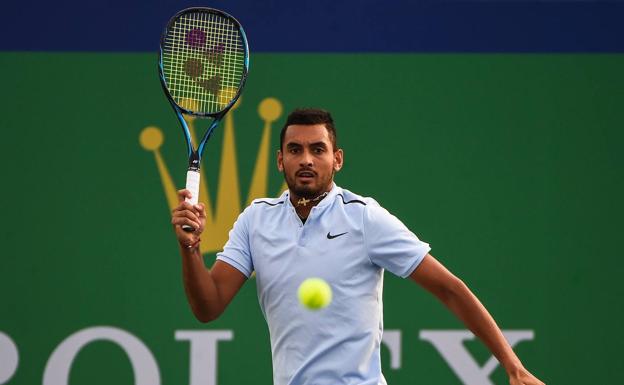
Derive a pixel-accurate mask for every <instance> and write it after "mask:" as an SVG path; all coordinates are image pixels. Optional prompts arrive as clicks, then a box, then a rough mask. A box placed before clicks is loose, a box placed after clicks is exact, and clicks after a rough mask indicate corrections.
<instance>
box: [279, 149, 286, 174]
mask: <svg viewBox="0 0 624 385" xmlns="http://www.w3.org/2000/svg"><path fill="white" fill-rule="evenodd" d="M277 169H278V170H279V171H280V172H284V158H283V156H282V150H277Z"/></svg>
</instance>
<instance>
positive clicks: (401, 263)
mask: <svg viewBox="0 0 624 385" xmlns="http://www.w3.org/2000/svg"><path fill="white" fill-rule="evenodd" d="M364 239H365V243H366V249H367V252H368V256H369V258H370V260H371V262H372V263H373V264H375V265H377V266H379V267H382V268H384V269H386V270H388V271H390V272H391V273H393V274H394V275H397V276H399V277H402V278H406V277H408V276H409V275H410V274H412V272H413V271H414V270H416V267H418V265H419V264H420V262H422V260H423V258H425V256H426V255H427V253H428V252H429V251H430V250H431V248H430V247H429V244H428V243H425V242H423V241H421V240H420V239H418V237H417V236H416V235H415V234H414V233H412V232H411V231H410V230H409V229H408V228H407V227H406V226H405V225H404V224H403V222H401V221H400V220H399V219H398V218H397V217H395V216H394V215H392V214H390V213H389V212H388V211H387V210H386V209H384V208H383V207H381V206H379V204H378V203H377V202H375V201H372V202H369V203H368V204H367V205H366V209H365V213H364Z"/></svg>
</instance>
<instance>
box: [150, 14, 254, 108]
mask: <svg viewBox="0 0 624 385" xmlns="http://www.w3.org/2000/svg"><path fill="white" fill-rule="evenodd" d="M158 71H159V75H160V81H161V84H162V87H163V90H164V91H165V94H166V95H167V97H168V98H169V100H170V101H171V102H172V103H173V104H174V105H175V106H176V107H177V108H178V109H179V110H180V111H181V112H182V113H185V114H189V115H194V116H199V117H217V116H220V115H223V114H224V113H225V112H227V111H228V110H229V109H230V108H231V107H232V106H233V105H234V103H236V101H237V100H238V98H239V96H240V94H241V92H242V90H243V87H244V85H245V81H246V80H247V73H248V71H249V45H248V43H247V37H246V35H245V31H244V30H243V27H242V26H241V25H240V23H239V22H238V21H237V20H236V19H235V18H234V17H232V16H231V15H229V14H227V13H225V12H223V11H220V10H218V9H214V8H207V7H193V8H187V9H184V10H182V11H180V12H178V13H177V14H176V15H174V16H173V17H172V18H171V19H170V20H169V22H168V23H167V26H166V27H165V29H164V31H163V33H162V36H161V39H160V50H159V55H158Z"/></svg>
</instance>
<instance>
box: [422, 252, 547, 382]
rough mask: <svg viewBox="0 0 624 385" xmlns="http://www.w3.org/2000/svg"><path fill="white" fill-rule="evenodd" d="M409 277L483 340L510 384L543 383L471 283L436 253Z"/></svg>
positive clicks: (428, 257) (423, 261)
mask: <svg viewBox="0 0 624 385" xmlns="http://www.w3.org/2000/svg"><path fill="white" fill-rule="evenodd" d="M410 278H411V279H413V280H414V281H416V282H417V283H418V284H419V285H421V286H422V287H423V288H425V289H426V290H427V291H429V292H430V293H432V294H433V295H435V296H436V297H437V298H438V299H439V300H440V301H442V303H444V305H446V307H448V308H449V309H450V310H451V311H452V312H453V314H455V315H456V316H457V317H458V318H459V319H460V320H462V322H463V323H464V324H465V325H466V327H468V329H470V330H471V331H472V332H473V333H474V334H475V335H476V336H477V337H479V338H480V339H481V341H483V343H484V344H485V345H486V346H487V347H488V348H489V349H490V351H491V352H492V354H494V356H495V357H496V358H497V359H498V361H499V362H500V363H501V365H503V367H504V368H505V370H506V371H507V375H508V376H509V383H510V384H511V385H544V383H543V382H542V381H540V380H538V379H537V378H535V377H534V376H533V375H532V374H531V373H529V371H527V370H526V369H525V368H524V366H523V365H522V363H521V362H520V359H519V358H518V356H516V354H515V353H514V351H513V350H512V349H511V346H509V343H507V340H506V339H505V337H504V336H503V333H502V332H501V330H500V328H499V327H498V325H496V322H495V321H494V318H492V316H491V315H490V313H488V311H487V310H486V309H485V307H484V306H483V305H482V304H481V302H480V301H479V299H478V298H477V297H476V296H475V295H474V294H473V293H472V292H471V291H470V289H469V288H468V286H466V284H465V283H464V282H463V281H462V280H461V279H459V278H457V277H456V276H455V275H453V274H452V273H451V272H450V271H448V270H447V269H446V268H445V267H444V266H443V265H442V264H441V263H440V262H438V261H437V260H436V259H435V258H434V257H432V256H431V255H430V254H427V255H426V256H425V258H424V259H423V260H422V262H421V263H420V264H419V265H418V267H417V268H416V270H414V272H413V273H412V274H411V275H410Z"/></svg>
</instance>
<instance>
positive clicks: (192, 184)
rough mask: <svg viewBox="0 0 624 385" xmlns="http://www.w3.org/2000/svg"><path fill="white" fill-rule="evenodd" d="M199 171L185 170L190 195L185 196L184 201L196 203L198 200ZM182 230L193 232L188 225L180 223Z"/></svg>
mask: <svg viewBox="0 0 624 385" xmlns="http://www.w3.org/2000/svg"><path fill="white" fill-rule="evenodd" d="M199 175H200V174H199V171H195V170H188V171H187V172H186V189H187V190H189V191H190V192H191V197H190V198H186V202H188V203H190V204H192V205H196V204H197V203H198V202H199V179H200V178H199ZM182 230H184V231H186V232H189V233H191V232H193V231H195V229H194V228H193V227H191V226H189V225H182Z"/></svg>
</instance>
